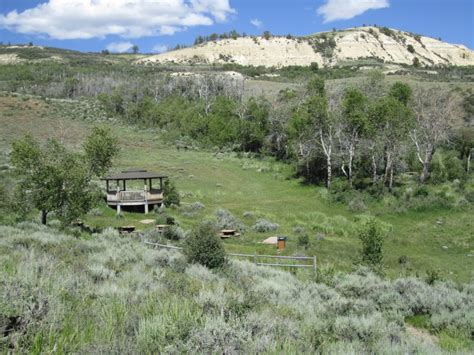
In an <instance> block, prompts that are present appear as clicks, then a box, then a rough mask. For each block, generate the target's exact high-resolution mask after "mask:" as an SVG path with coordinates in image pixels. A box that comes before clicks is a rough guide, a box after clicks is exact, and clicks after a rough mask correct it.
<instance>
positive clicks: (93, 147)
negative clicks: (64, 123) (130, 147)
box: [83, 127, 119, 177]
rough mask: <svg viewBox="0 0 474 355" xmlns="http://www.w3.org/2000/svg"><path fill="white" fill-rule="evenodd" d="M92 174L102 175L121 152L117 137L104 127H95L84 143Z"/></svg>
mask: <svg viewBox="0 0 474 355" xmlns="http://www.w3.org/2000/svg"><path fill="white" fill-rule="evenodd" d="M83 149H84V152H85V157H86V161H87V163H88V165H89V171H90V174H91V175H95V176H97V177H102V176H103V175H104V174H105V173H106V172H107V171H108V170H109V169H110V168H111V167H112V164H113V159H114V158H115V157H116V156H117V154H118V152H119V147H118V140H117V137H115V136H113V135H112V134H111V133H110V131H109V130H108V129H106V128H104V127H94V128H92V132H91V133H90V134H89V136H88V137H87V138H86V141H85V142H84V144H83Z"/></svg>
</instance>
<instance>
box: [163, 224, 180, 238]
mask: <svg viewBox="0 0 474 355" xmlns="http://www.w3.org/2000/svg"><path fill="white" fill-rule="evenodd" d="M163 237H164V238H165V239H168V240H180V239H183V238H184V231H183V230H182V229H181V228H180V227H177V226H173V225H171V226H169V227H166V228H165V229H164V231H163Z"/></svg>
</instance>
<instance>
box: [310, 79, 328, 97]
mask: <svg viewBox="0 0 474 355" xmlns="http://www.w3.org/2000/svg"><path fill="white" fill-rule="evenodd" d="M306 95H308V96H313V95H316V96H324V95H326V91H325V83H324V79H323V78H321V77H320V76H317V75H315V76H313V77H312V78H311V79H310V80H309V81H308V83H307V84H306Z"/></svg>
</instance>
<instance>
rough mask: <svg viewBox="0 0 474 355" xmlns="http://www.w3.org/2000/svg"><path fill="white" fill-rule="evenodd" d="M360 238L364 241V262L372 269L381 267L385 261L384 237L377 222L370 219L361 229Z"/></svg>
mask: <svg viewBox="0 0 474 355" xmlns="http://www.w3.org/2000/svg"><path fill="white" fill-rule="evenodd" d="M358 237H359V239H360V240H361V241H362V261H363V262H364V263H366V264H368V265H370V266H372V267H377V266H380V265H381V264H382V259H383V252H382V246H383V240H384V237H383V235H382V231H381V229H380V226H379V224H378V223H377V221H376V220H375V219H373V218H371V219H369V220H368V221H367V222H366V223H365V224H364V225H363V226H362V227H361V229H360V231H359V234H358Z"/></svg>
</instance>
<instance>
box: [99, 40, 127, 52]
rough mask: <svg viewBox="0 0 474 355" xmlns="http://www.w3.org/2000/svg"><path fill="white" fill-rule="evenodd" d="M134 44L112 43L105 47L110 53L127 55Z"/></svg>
mask: <svg viewBox="0 0 474 355" xmlns="http://www.w3.org/2000/svg"><path fill="white" fill-rule="evenodd" d="M132 47H133V43H131V42H112V43H109V44H108V45H107V47H105V48H106V49H108V50H109V51H110V52H114V53H125V52H128V51H129V50H130V49H132Z"/></svg>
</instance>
